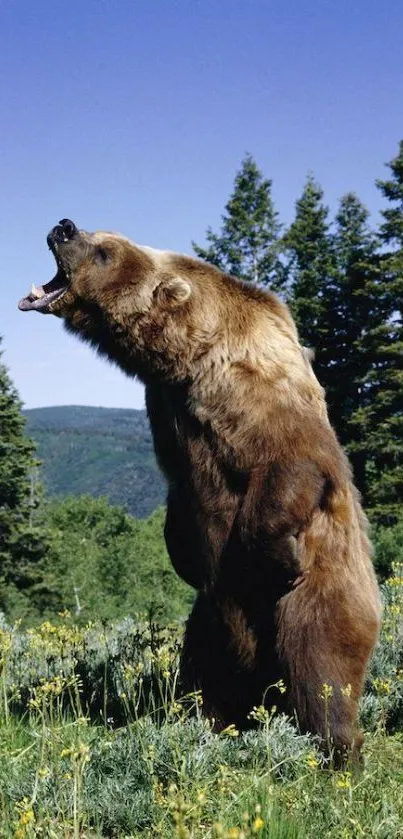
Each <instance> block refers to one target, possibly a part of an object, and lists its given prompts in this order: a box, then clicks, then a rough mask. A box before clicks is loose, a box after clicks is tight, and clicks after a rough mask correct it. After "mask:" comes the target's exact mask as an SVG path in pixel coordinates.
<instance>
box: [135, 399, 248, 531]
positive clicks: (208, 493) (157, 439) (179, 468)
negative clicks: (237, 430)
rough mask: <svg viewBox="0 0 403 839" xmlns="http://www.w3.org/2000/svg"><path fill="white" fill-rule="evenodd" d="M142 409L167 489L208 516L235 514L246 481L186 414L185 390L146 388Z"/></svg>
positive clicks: (204, 427)
mask: <svg viewBox="0 0 403 839" xmlns="http://www.w3.org/2000/svg"><path fill="white" fill-rule="evenodd" d="M146 404H147V413H148V417H149V420H150V424H151V430H152V435H153V440H154V448H155V454H156V457H157V460H158V463H159V466H160V468H161V470H162V472H163V473H164V475H165V477H166V479H167V481H168V485H169V486H170V487H174V488H175V490H176V491H177V492H178V493H180V494H181V495H183V496H184V498H185V496H187V497H188V499H189V497H192V498H193V501H194V502H196V503H197V506H201V507H202V508H203V509H204V510H205V512H206V513H209V514H210V515H211V516H214V515H215V514H217V511H218V509H221V510H223V509H227V510H228V512H229V513H230V512H231V511H232V510H234V509H235V507H236V505H237V503H238V500H239V498H240V496H241V495H242V494H243V492H244V490H245V484H246V480H247V476H244V475H242V474H238V473H236V472H235V471H234V470H231V469H230V468H229V467H228V466H227V465H226V463H225V462H224V460H223V458H222V453H221V452H220V450H219V444H218V442H217V440H216V439H215V438H214V435H213V433H212V431H211V428H210V427H209V426H208V424H203V423H201V422H199V421H198V420H197V419H196V417H194V416H193V415H192V414H191V412H190V411H189V410H188V408H187V405H186V395H185V391H184V389H182V388H181V387H180V386H166V385H153V386H148V387H147V389H146Z"/></svg>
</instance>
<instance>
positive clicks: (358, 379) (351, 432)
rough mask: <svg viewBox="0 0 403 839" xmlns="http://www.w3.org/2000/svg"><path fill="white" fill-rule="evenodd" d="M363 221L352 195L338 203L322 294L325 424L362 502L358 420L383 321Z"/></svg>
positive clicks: (373, 253)
mask: <svg viewBox="0 0 403 839" xmlns="http://www.w3.org/2000/svg"><path fill="white" fill-rule="evenodd" d="M368 217H369V213H368V210H367V209H366V207H365V206H364V205H363V204H362V203H361V201H360V200H359V199H358V198H357V196H356V195H354V194H353V193H348V194H347V195H345V196H344V197H343V198H342V199H341V202H340V207H339V210H338V213H337V215H336V220H335V231H334V234H333V253H334V260H335V270H334V271H333V272H332V274H331V276H330V278H329V282H328V283H327V284H326V288H325V291H324V297H323V304H324V305H323V316H322V335H325V336H326V338H325V340H324V341H323V348H322V362H323V365H324V366H326V392H327V398H328V404H329V413H330V419H331V422H332V424H333V425H334V427H335V428H336V431H337V433H338V436H339V439H340V441H341V443H342V444H343V445H344V446H346V449H347V451H348V453H349V456H350V460H351V462H352V465H353V469H354V476H355V481H356V484H357V485H358V487H359V489H360V491H361V493H362V494H363V496H364V501H365V500H366V499H367V495H368V489H369V463H370V459H369V450H368V443H367V439H366V435H367V429H366V426H365V424H362V423H361V421H360V420H361V418H362V417H363V413H362V412H363V409H366V408H367V407H368V405H369V401H370V398H371V394H370V389H369V387H368V377H369V376H370V374H371V370H372V368H373V366H374V364H376V363H377V362H378V361H379V346H378V344H379V341H378V336H379V330H381V329H382V327H383V324H384V323H385V319H387V304H386V301H385V294H384V290H383V283H382V278H381V276H380V269H379V256H378V253H377V250H378V244H379V243H378V239H377V237H376V236H375V234H374V233H373V232H372V231H371V230H370V228H369V226H368Z"/></svg>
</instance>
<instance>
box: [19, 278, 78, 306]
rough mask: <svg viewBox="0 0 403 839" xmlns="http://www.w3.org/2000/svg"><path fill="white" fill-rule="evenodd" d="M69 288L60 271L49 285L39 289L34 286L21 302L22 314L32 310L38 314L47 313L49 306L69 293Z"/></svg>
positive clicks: (46, 284)
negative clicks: (66, 292)
mask: <svg viewBox="0 0 403 839" xmlns="http://www.w3.org/2000/svg"><path fill="white" fill-rule="evenodd" d="M67 288H68V281H67V278H66V276H65V275H64V274H63V272H62V271H60V270H59V271H58V272H57V274H56V276H55V277H53V280H50V282H49V283H45V285H42V286H39V288H37V287H36V286H35V285H34V284H32V287H31V291H30V293H29V294H28V295H27V296H26V297H23V298H22V300H20V302H19V303H18V308H19V309H21V311H22V312H28V311H30V310H31V309H33V310H34V311H37V312H46V311H47V308H48V306H49V304H50V303H53V301H54V300H57V299H58V298H59V297H61V296H62V295H63V294H64V293H65V291H67Z"/></svg>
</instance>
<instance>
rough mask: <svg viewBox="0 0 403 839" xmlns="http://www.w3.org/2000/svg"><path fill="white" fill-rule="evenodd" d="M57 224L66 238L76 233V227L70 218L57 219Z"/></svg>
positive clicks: (70, 237)
mask: <svg viewBox="0 0 403 839" xmlns="http://www.w3.org/2000/svg"><path fill="white" fill-rule="evenodd" d="M59 224H60V225H61V226H62V228H63V233H64V234H65V236H67V238H68V239H72V238H73V236H75V235H76V233H77V228H76V226H75V224H74V221H71V219H69V218H62V219H61V221H59Z"/></svg>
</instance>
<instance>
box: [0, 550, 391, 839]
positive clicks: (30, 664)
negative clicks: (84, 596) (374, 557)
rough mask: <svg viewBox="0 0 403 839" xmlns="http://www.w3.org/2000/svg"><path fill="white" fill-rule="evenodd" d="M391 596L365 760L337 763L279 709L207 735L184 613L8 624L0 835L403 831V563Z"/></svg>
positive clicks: (0, 691)
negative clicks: (187, 684)
mask: <svg viewBox="0 0 403 839" xmlns="http://www.w3.org/2000/svg"><path fill="white" fill-rule="evenodd" d="M383 598H384V620H383V628H382V634H381V638H380V642H379V645H378V648H377V650H376V653H375V656H374V659H373V662H372V665H371V670H370V673H369V675H368V680H367V685H366V692H365V696H364V699H363V702H362V707H361V721H362V725H363V727H364V730H365V732H366V740H365V766H364V768H363V769H362V770H359V771H357V770H354V769H353V767H347V768H346V769H345V770H344V771H335V770H334V769H333V768H332V766H331V764H326V762H325V761H324V759H323V757H322V755H321V753H320V751H319V750H318V747H317V744H316V742H315V740H314V738H311V737H309V736H306V735H302V734H300V733H299V732H298V730H297V727H296V726H295V725H294V723H293V721H292V720H288V719H286V718H285V717H283V716H276V715H275V713H274V710H275V709H272V710H270V709H269V710H267V709H264V708H263V707H260V708H251V719H252V720H253V721H254V722H255V723H256V727H255V728H253V729H251V730H250V731H248V732H245V733H240V732H238V731H237V730H236V729H235V728H234V727H233V726H230V727H229V728H227V729H226V730H225V731H224V732H222V733H221V734H215V733H213V731H212V729H211V725H210V724H209V722H208V721H206V720H205V719H204V718H203V716H202V707H201V698H200V696H198V695H197V694H195V695H192V696H190V697H186V698H184V699H181V698H180V696H179V689H178V661H179V651H180V644H181V636H182V632H183V625H182V624H180V623H175V624H172V625H169V626H166V627H164V628H161V627H158V626H156V625H154V624H153V623H152V622H151V623H150V622H147V621H134V620H131V619H126V620H124V621H120V622H118V623H115V624H106V623H104V624H101V623H90V624H88V625H86V626H77V625H75V624H74V621H73V619H72V618H71V617H70V615H69V613H62V614H61V615H59V616H58V618H57V620H55V621H54V622H50V621H46V622H44V623H42V624H40V625H39V626H37V627H35V628H30V629H27V630H24V631H22V629H21V627H19V626H18V624H16V625H14V626H8V625H6V624H5V623H3V624H2V625H1V628H0V718H1V725H0V836H1V837H2V839H3V837H4V839H11V838H12V839H33V837H46V838H47V839H48V838H49V839H62V837H63V839H70V837H74V839H78V838H79V837H80V839H95V837H113V838H114V839H118V838H119V839H123V837H125V839H129V837H133V839H134V837H172V839H174V837H175V839H198V837H200V838H201V837H203V839H218V837H220V838H221V837H222V839H249V838H250V837H254V836H259V837H261V839H263V838H265V839H269V837H270V839H294V837H307V838H308V837H318V836H319V837H324V836H331V837H343V839H347V837H362V836H366V837H368V836H376V837H382V838H383V839H389V837H403V796H402V795H401V789H402V784H403V739H402V732H403V565H401V564H396V565H394V568H393V576H391V577H390V578H389V579H388V580H387V581H386V582H385V583H384V585H383ZM278 689H279V690H283V686H282V685H281V684H279V685H278ZM346 689H348V686H346ZM322 698H323V702H325V703H330V702H331V701H332V687H331V686H330V685H324V686H323V691H322Z"/></svg>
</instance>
